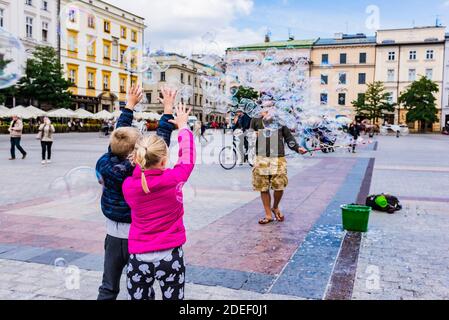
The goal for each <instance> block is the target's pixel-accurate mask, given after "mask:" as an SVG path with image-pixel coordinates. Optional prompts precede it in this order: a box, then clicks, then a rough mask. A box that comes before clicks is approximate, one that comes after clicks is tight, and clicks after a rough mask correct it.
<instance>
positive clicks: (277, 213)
mask: <svg viewBox="0 0 449 320" xmlns="http://www.w3.org/2000/svg"><path fill="white" fill-rule="evenodd" d="M271 211H272V212H273V213H274V216H275V217H276V220H277V221H279V222H284V221H285V217H284V215H283V214H282V213H281V210H279V209H271Z"/></svg>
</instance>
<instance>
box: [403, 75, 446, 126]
mask: <svg viewBox="0 0 449 320" xmlns="http://www.w3.org/2000/svg"><path fill="white" fill-rule="evenodd" d="M439 91H440V90H439V88H438V84H437V83H435V82H433V81H432V80H430V79H427V78H426V77H421V78H420V79H419V80H417V81H415V82H413V83H412V84H411V85H410V86H409V87H408V88H407V90H406V91H404V92H403V93H402V94H401V96H400V97H399V103H401V104H402V105H404V107H405V109H406V110H407V111H408V112H407V122H416V121H418V122H419V125H420V129H421V130H423V131H424V132H425V131H426V129H427V124H430V123H435V122H437V121H438V109H437V107H436V104H435V101H436V98H435V94H437V93H438V92H439Z"/></svg>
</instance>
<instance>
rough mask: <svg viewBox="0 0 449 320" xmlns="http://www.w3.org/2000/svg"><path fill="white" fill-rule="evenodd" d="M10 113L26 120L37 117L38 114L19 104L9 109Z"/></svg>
mask: <svg viewBox="0 0 449 320" xmlns="http://www.w3.org/2000/svg"><path fill="white" fill-rule="evenodd" d="M9 115H10V116H18V117H20V118H22V119H25V120H28V119H32V118H34V119H35V118H37V116H36V115H34V113H33V112H31V111H30V110H27V108H25V107H24V106H17V107H15V108H12V109H11V110H9Z"/></svg>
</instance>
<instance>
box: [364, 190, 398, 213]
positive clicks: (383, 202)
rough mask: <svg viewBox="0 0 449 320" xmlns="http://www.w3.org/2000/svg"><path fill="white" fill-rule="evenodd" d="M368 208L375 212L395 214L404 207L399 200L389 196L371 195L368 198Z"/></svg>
mask: <svg viewBox="0 0 449 320" xmlns="http://www.w3.org/2000/svg"><path fill="white" fill-rule="evenodd" d="M366 206H368V207H371V208H372V209H373V210H376V211H382V212H388V213H389V214H393V213H395V212H396V211H400V210H402V205H401V203H400V202H399V199H398V198H397V197H395V196H392V195H389V194H379V195H371V196H369V197H368V198H366Z"/></svg>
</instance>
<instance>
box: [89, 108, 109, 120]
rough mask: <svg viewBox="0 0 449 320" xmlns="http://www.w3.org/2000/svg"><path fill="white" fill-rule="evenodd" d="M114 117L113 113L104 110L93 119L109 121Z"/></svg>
mask: <svg viewBox="0 0 449 320" xmlns="http://www.w3.org/2000/svg"><path fill="white" fill-rule="evenodd" d="M113 117H114V116H113V115H112V113H110V112H109V111H107V110H103V111H100V112H98V113H96V114H94V116H93V117H92V119H95V120H109V119H112V118H113Z"/></svg>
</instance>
